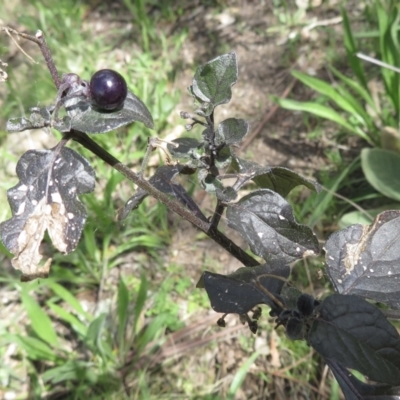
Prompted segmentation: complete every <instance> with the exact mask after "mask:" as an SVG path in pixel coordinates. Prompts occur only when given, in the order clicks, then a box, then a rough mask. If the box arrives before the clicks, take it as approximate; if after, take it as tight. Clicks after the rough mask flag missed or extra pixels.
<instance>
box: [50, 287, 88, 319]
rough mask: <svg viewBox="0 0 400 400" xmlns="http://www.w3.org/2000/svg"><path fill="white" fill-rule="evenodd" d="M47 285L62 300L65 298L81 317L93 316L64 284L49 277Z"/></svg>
mask: <svg viewBox="0 0 400 400" xmlns="http://www.w3.org/2000/svg"><path fill="white" fill-rule="evenodd" d="M46 284H47V286H48V287H49V288H50V289H51V290H52V291H53V292H54V293H55V294H56V295H57V296H58V297H59V298H60V299H62V300H64V301H65V302H66V303H67V304H68V305H69V306H70V307H71V308H72V309H73V310H74V311H75V312H76V313H77V314H78V315H79V316H80V317H83V318H86V319H88V318H89V319H90V318H91V316H90V315H89V314H88V313H87V312H86V311H85V310H84V309H83V308H82V305H81V303H80V302H79V300H78V299H77V298H76V297H75V296H74V295H73V294H72V293H71V292H70V291H69V290H67V289H66V288H65V287H64V286H61V285H60V284H59V283H57V282H55V281H53V280H52V279H48V280H47V281H46Z"/></svg>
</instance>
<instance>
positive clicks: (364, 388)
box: [325, 359, 400, 400]
mask: <svg viewBox="0 0 400 400" xmlns="http://www.w3.org/2000/svg"><path fill="white" fill-rule="evenodd" d="M325 361H326V363H327V364H328V366H329V368H330V369H331V370H332V372H333V374H334V375H335V378H336V380H337V381H338V383H339V385H340V388H341V389H342V391H343V394H344V396H345V399H346V400H400V387H397V388H396V387H392V386H389V385H370V384H367V383H364V382H361V381H360V380H359V379H357V378H356V377H355V376H354V375H353V374H352V373H351V372H349V371H348V370H347V369H346V368H344V367H343V366H341V365H340V364H339V363H337V362H336V361H334V360H329V359H328V360H325Z"/></svg>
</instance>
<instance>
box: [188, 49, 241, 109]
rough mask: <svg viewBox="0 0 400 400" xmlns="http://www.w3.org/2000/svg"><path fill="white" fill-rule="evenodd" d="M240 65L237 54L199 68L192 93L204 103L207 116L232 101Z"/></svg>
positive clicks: (214, 60)
mask: <svg viewBox="0 0 400 400" xmlns="http://www.w3.org/2000/svg"><path fill="white" fill-rule="evenodd" d="M237 78H238V65H237V58H236V53H235V52H232V53H228V54H224V55H222V56H219V57H217V58H215V59H213V60H211V61H209V62H208V63H206V64H204V65H202V66H200V67H199V68H197V71H196V73H195V75H194V78H193V85H192V87H191V89H190V91H191V92H192V93H193V94H194V95H195V96H196V97H197V98H198V99H200V100H201V101H202V102H204V103H205V106H204V107H201V109H203V111H204V114H205V115H210V114H211V113H212V112H213V111H214V108H215V107H216V106H218V105H220V104H226V103H228V102H229V101H230V100H231V97H232V91H231V87H232V86H233V85H234V84H235V83H236V82H237Z"/></svg>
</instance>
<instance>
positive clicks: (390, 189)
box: [361, 148, 400, 201]
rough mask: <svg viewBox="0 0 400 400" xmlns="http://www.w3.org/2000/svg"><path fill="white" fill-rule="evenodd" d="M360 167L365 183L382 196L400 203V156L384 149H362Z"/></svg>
mask: <svg viewBox="0 0 400 400" xmlns="http://www.w3.org/2000/svg"><path fill="white" fill-rule="evenodd" d="M361 166H362V170H363V172H364V175H365V177H366V178H367V181H368V182H369V183H370V184H371V185H372V186H373V187H374V188H375V189H376V190H377V191H378V192H380V193H382V194H383V195H385V196H387V197H389V198H391V199H394V200H397V201H400V173H399V171H400V155H399V154H397V153H393V152H392V151H389V150H384V149H377V148H374V149H363V150H362V151H361Z"/></svg>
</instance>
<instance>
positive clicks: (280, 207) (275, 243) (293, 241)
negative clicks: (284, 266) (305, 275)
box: [226, 189, 319, 263]
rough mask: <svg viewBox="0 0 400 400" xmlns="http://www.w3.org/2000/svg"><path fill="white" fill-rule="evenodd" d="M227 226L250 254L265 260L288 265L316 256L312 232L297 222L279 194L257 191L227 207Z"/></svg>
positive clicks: (315, 242)
mask: <svg viewBox="0 0 400 400" xmlns="http://www.w3.org/2000/svg"><path fill="white" fill-rule="evenodd" d="M226 217H227V220H228V225H229V226H230V227H231V228H232V229H235V230H236V231H238V232H239V233H240V234H241V235H242V237H243V238H244V239H245V240H246V242H247V243H248V244H249V245H250V248H251V251H252V252H253V253H254V254H256V255H258V256H260V257H262V258H264V259H265V260H267V261H269V260H282V261H284V262H287V263H290V262H293V261H295V260H298V259H301V258H303V257H305V256H310V255H316V254H318V253H319V244H318V239H317V237H316V236H315V234H314V233H313V231H312V230H311V229H310V228H309V227H308V226H305V225H300V224H298V223H297V222H296V220H295V218H294V215H293V210H292V207H291V206H290V204H289V203H288V202H287V201H286V200H285V199H284V198H283V197H282V196H280V195H279V194H278V193H275V192H273V191H272V190H268V189H260V190H256V191H254V192H252V193H250V194H248V195H247V196H244V197H243V198H241V199H240V200H239V201H238V202H237V203H235V204H231V205H229V206H228V207H227V214H226Z"/></svg>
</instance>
